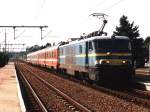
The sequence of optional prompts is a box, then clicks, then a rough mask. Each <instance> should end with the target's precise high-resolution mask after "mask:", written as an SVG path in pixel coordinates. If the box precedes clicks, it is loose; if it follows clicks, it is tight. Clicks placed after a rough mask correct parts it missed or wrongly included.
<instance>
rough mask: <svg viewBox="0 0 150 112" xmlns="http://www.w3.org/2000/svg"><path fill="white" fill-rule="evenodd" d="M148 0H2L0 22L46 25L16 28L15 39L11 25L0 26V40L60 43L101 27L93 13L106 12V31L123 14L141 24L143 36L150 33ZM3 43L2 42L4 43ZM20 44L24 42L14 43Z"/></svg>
mask: <svg viewBox="0 0 150 112" xmlns="http://www.w3.org/2000/svg"><path fill="white" fill-rule="evenodd" d="M149 4H150V1H149V0H0V17H1V18H0V25H32V26H33V25H35V26H37V25H40V26H44V25H47V26H48V28H44V29H43V39H42V40H41V37H40V29H38V28H35V29H32V28H30V29H29V28H16V39H15V40H14V37H13V29H12V28H0V43H1V44H4V38H5V30H6V34H7V35H6V37H7V44H18V43H19V44H25V46H24V47H27V46H33V45H35V44H37V45H45V44H46V43H47V42H49V43H53V42H55V43H58V42H60V41H63V40H67V39H68V38H78V37H79V36H80V35H82V34H83V33H85V34H88V33H90V32H92V31H96V30H98V29H99V28H100V27H101V24H102V21H101V20H99V19H98V18H94V17H92V16H90V15H91V14H92V13H105V14H107V15H108V17H107V18H106V19H107V20H108V23H107V25H106V27H105V29H104V31H106V32H108V35H110V36H111V35H112V32H113V31H114V30H115V27H116V26H118V25H119V19H120V17H121V16H122V15H126V16H127V17H128V20H129V22H132V21H134V22H135V25H138V26H139V33H140V36H141V37H142V38H144V39H145V38H146V37H147V36H150V31H149V26H150V23H149V20H150V15H149V14H148V11H150V7H149ZM1 47H3V46H1ZM14 47H16V48H17V47H20V48H21V46H14Z"/></svg>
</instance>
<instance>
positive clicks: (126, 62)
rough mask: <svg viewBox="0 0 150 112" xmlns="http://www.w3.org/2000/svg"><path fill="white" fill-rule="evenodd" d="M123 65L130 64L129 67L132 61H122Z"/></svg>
mask: <svg viewBox="0 0 150 112" xmlns="http://www.w3.org/2000/svg"><path fill="white" fill-rule="evenodd" d="M122 63H123V64H128V65H129V64H131V61H130V60H127V61H125V60H124V61H122Z"/></svg>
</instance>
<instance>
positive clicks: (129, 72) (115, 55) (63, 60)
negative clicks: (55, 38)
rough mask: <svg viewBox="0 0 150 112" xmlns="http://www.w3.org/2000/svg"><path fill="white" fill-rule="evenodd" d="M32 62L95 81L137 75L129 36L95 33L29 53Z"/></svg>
mask: <svg viewBox="0 0 150 112" xmlns="http://www.w3.org/2000/svg"><path fill="white" fill-rule="evenodd" d="M26 61H27V62H28V63H31V64H34V65H40V66H43V67H46V68H49V69H52V70H54V71H56V72H60V73H63V74H69V75H71V76H73V77H76V78H79V79H82V80H89V81H92V82H103V81H112V82H119V81H120V82H122V81H124V82H128V81H132V79H133V77H134V72H135V70H134V67H133V64H132V53H131V43H130V40H129V38H128V37H126V36H93V37H90V38H82V39H81V38H79V39H76V40H74V41H69V42H61V43H59V44H58V45H55V46H52V47H48V48H44V49H42V50H38V51H35V52H32V53H29V54H27V60H26Z"/></svg>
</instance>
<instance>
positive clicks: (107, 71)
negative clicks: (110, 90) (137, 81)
mask: <svg viewBox="0 0 150 112" xmlns="http://www.w3.org/2000/svg"><path fill="white" fill-rule="evenodd" d="M89 46H90V45H89ZM92 46H93V52H92V53H91V54H90V52H89V63H91V62H92V61H93V64H91V65H94V66H91V68H92V69H90V79H92V80H96V81H112V82H113V81H115V82H120V81H121V82H122V81H125V82H128V81H132V78H133V75H134V68H133V66H132V54H131V43H130V40H129V39H128V38H127V37H124V36H116V37H111V38H97V39H94V40H93V42H92ZM92 54H93V55H92Z"/></svg>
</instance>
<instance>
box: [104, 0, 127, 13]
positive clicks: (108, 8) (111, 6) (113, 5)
mask: <svg viewBox="0 0 150 112" xmlns="http://www.w3.org/2000/svg"><path fill="white" fill-rule="evenodd" d="M123 1H125V0H119V1H118V2H116V3H114V4H112V5H110V6H109V7H107V8H106V9H103V11H106V10H110V9H112V8H113V7H115V6H116V5H118V4H120V3H121V2H123Z"/></svg>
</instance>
